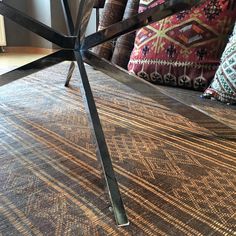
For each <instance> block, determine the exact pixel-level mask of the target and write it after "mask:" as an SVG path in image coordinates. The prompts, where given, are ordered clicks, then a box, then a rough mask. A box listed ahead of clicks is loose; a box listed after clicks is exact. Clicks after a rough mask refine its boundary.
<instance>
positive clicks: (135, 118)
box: [0, 62, 236, 236]
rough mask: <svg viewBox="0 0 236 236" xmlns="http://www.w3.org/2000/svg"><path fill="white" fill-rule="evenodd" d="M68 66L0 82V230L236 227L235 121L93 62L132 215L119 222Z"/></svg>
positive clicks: (193, 231)
mask: <svg viewBox="0 0 236 236" xmlns="http://www.w3.org/2000/svg"><path fill="white" fill-rule="evenodd" d="M68 66H69V63H67V62H65V63H62V64H59V65H57V66H54V67H51V68H50V69H46V70H44V71H41V72H39V73H36V74H33V75H31V76H28V77H26V78H23V79H21V80H19V81H16V82H14V83H11V84H8V85H6V86H4V87H1V88H0V137H1V139H0V163H1V165H0V181H1V185H0V235H3V236H5V235H47V236H48V235H56V236H58V235H86V236H87V235H178V236H179V235H191V236H192V235H204V236H205V235H209V236H210V235H234V234H235V233H236V217H235V216H236V215H235V213H236V161H235V157H236V145H235V144H236V131H235V130H234V129H232V128H231V127H229V126H226V125H225V124H223V123H220V122H219V121H217V120H215V119H213V118H211V117H209V116H207V115H206V114H203V113H201V112H199V111H197V110H195V109H193V108H191V107H189V106H187V105H184V104H182V103H180V102H178V101H176V100H174V99H172V98H170V97H168V96H167V95H164V94H162V93H160V92H157V93H155V94H148V91H146V92H143V93H140V92H137V91H136V90H134V89H132V88H131V87H128V86H127V85H125V84H121V83H120V82H118V81H115V80H113V79H111V78H109V77H108V76H105V75H103V74H102V73H100V72H98V71H95V70H93V69H92V68H90V67H87V68H88V70H89V78H90V81H91V85H92V89H93V91H94V96H95V100H96V103H97V107H98V111H99V115H100V117H101V121H102V125H103V128H104V132H105V136H106V139H107V143H108V146H109V150H110V153H111V156H112V161H113V164H114V169H115V172H116V175H117V179H118V182H119V184H120V189H121V193H122V197H123V200H124V203H125V206H126V210H127V214H128V217H129V219H130V222H131V223H130V226H128V227H125V228H118V227H117V226H116V225H115V221H114V218H113V214H112V212H111V211H110V210H109V200H108V199H107V194H106V193H104V191H103V187H104V186H103V184H102V182H101V181H100V170H99V163H98V162H97V159H96V155H95V147H94V142H93V137H92V135H91V132H90V129H89V124H88V120H87V116H86V113H85V110H84V106H83V102H82V98H81V96H80V90H79V86H80V82H79V79H78V78H77V77H78V71H76V74H75V75H74V77H73V79H72V83H71V86H70V88H65V87H64V86H63V84H64V82H65V76H66V72H67V68H68ZM145 93H146V95H147V96H146V95H145Z"/></svg>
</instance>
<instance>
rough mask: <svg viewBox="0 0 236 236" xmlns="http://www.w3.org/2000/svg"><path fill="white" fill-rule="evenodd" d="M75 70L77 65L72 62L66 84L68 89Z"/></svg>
mask: <svg viewBox="0 0 236 236" xmlns="http://www.w3.org/2000/svg"><path fill="white" fill-rule="evenodd" d="M74 70H75V63H74V62H73V61H72V62H71V64H70V68H69V71H68V73H67V77H66V82H65V86H66V87H68V86H69V83H70V80H71V77H72V75H73V72H74Z"/></svg>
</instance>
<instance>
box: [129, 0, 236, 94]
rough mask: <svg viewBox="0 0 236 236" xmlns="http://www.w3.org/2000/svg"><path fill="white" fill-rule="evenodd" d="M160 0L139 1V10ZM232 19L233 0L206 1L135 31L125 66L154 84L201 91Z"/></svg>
mask: <svg viewBox="0 0 236 236" xmlns="http://www.w3.org/2000/svg"><path fill="white" fill-rule="evenodd" d="M163 2H164V0H155V1H147V0H141V1H140V9H139V10H140V11H144V10H146V9H147V8H150V7H153V6H155V5H157V4H160V3H163ZM235 19H236V2H235V1H234V0H206V1H205V2H203V3H201V4H200V5H198V6H196V7H193V8H192V9H191V10H187V11H183V12H181V13H179V14H176V15H173V16H171V17H168V18H166V19H164V20H162V21H159V22H157V23H154V24H152V25H150V26H147V27H144V28H142V29H140V30H139V31H137V34H136V39H135V46H134V49H133V52H132V54H131V58H130V62H129V65H128V69H129V71H131V72H134V73H135V74H137V75H138V76H140V77H142V78H144V79H146V80H148V81H150V82H153V83H156V84H164V85H171V86H179V87H183V88H192V89H195V90H201V91H202V90H204V89H205V88H206V87H207V86H208V85H209V83H210V82H211V80H212V79H213V77H214V74H215V72H216V69H217V68H218V66H219V62H220V57H221V54H222V52H223V49H224V47H225V45H226V42H227V40H228V37H229V34H230V33H231V31H232V28H233V25H234V22H235Z"/></svg>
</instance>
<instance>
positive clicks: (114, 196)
mask: <svg viewBox="0 0 236 236" xmlns="http://www.w3.org/2000/svg"><path fill="white" fill-rule="evenodd" d="M75 57H76V61H77V64H78V67H79V71H80V75H81V81H82V86H81V93H82V96H83V99H84V103H85V106H86V110H87V114H88V116H89V118H90V121H91V125H92V127H93V131H94V136H95V139H96V143H97V147H98V159H99V161H100V162H101V165H102V168H103V174H104V178H105V180H106V184H107V189H108V192H109V196H110V200H111V204H112V207H113V211H114V215H115V219H116V222H117V225H119V226H125V225H128V224H129V221H128V218H127V216H126V212H125V209H124V205H123V201H122V198H121V195H120V191H119V187H118V183H117V180H116V177H115V173H114V170H113V167H112V162H111V158H110V154H109V151H108V148H107V144H106V140H105V136H104V133H103V130H102V126H101V123H100V119H99V116H98V112H97V108H96V105H95V101H94V98H93V94H92V90H91V87H90V84H89V81H88V77H87V73H86V70H85V66H84V63H83V60H82V57H81V54H80V52H75Z"/></svg>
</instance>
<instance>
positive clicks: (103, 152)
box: [0, 0, 200, 226]
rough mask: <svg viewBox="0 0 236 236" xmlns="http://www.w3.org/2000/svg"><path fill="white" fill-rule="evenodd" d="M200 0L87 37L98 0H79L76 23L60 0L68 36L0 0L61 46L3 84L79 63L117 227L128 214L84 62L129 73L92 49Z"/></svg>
mask: <svg viewBox="0 0 236 236" xmlns="http://www.w3.org/2000/svg"><path fill="white" fill-rule="evenodd" d="M199 2H200V0H168V1H166V2H165V3H164V4H161V5H158V6H156V7H153V8H151V9H148V10H147V11H145V12H143V13H140V14H137V15H136V16H134V17H131V18H130V19H127V20H124V21H121V22H118V23H116V24H114V25H112V26H109V27H107V28H105V29H103V30H100V31H98V32H96V33H94V34H92V35H89V36H87V37H85V31H86V28H87V25H88V21H89V18H90V15H91V12H92V8H93V6H94V3H95V0H80V4H79V9H78V15H77V19H76V22H75V23H74V22H73V20H72V16H71V11H70V8H69V4H68V0H61V4H62V6H63V10H64V17H65V21H66V25H67V28H68V35H63V34H61V33H60V32H57V31H56V30H54V29H52V28H50V27H48V26H47V25H45V24H42V23H40V22H38V21H37V20H35V19H33V18H31V17H29V16H27V15H25V14H24V13H22V12H20V11H19V10H17V9H15V8H13V7H11V6H10V5H8V4H6V3H5V2H2V1H0V14H2V15H3V16H5V17H7V18H9V19H11V20H13V21H14V22H16V23H18V24H19V25H21V26H23V27H25V28H26V29H28V30H30V31H32V32H34V33H36V34H38V35H39V36H41V37H43V38H45V39H47V40H48V41H50V42H52V43H55V44H56V45H58V46H60V47H61V49H60V50H59V51H57V52H54V53H52V54H50V55H48V56H46V57H44V58H41V59H39V60H36V61H34V62H31V63H29V64H27V65H25V66H22V67H19V68H17V69H15V70H13V71H11V72H8V73H6V74H4V75H1V76H0V86H3V85H5V84H8V83H10V82H13V81H15V80H17V79H20V78H22V77H24V76H26V75H29V74H32V73H35V72H37V71H39V70H42V69H45V68H47V67H50V66H52V65H55V64H58V63H60V62H62V61H64V60H69V61H72V62H73V61H76V62H77V65H78V68H79V71H80V77H81V81H82V87H81V93H82V96H83V99H84V104H85V107H86V112H87V114H88V117H89V119H90V124H91V126H92V130H93V132H94V137H95V140H96V145H97V149H98V153H97V157H98V160H99V161H100V162H101V166H102V173H103V175H104V179H105V181H106V186H107V190H108V194H109V197H110V201H111V204H112V208H113V212H114V216H115V220H116V223H117V225H118V226H127V225H129V220H128V217H127V215H126V211H125V207H124V204H123V201H122V197H121V194H120V191H119V186H118V183H117V180H116V177H115V173H114V170H113V167H112V161H111V158H110V154H109V151H108V147H107V144H106V140H105V136H104V133H103V130H102V126H101V122H100V119H99V116H98V112H97V108H96V104H95V101H94V97H93V93H92V90H91V87H90V84H89V80H88V76H87V72H86V69H85V66H84V62H87V63H89V64H91V65H93V66H94V67H96V65H100V67H99V68H103V71H104V72H106V73H108V74H109V75H110V76H112V77H114V78H115V77H116V76H129V74H128V73H127V72H126V71H124V70H123V69H121V68H119V67H117V66H115V65H112V64H111V63H109V62H107V61H106V60H103V59H101V58H99V57H98V56H96V55H95V54H93V53H92V52H91V51H90V50H89V49H91V48H92V47H94V46H97V45H99V44H102V43H104V42H107V41H110V40H112V39H114V38H117V37H119V36H121V35H123V34H126V33H130V32H132V31H135V30H137V29H139V28H141V27H143V26H146V25H148V24H151V23H153V22H155V21H158V20H161V19H163V18H165V17H168V16H170V15H173V14H175V13H177V12H180V11H182V10H186V9H189V8H191V7H192V6H194V5H196V4H198V3H199ZM73 68H74V64H73V63H72V64H71V66H70V69H69V72H68V76H67V80H66V86H68V85H69V82H70V78H71V74H72V73H73Z"/></svg>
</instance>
